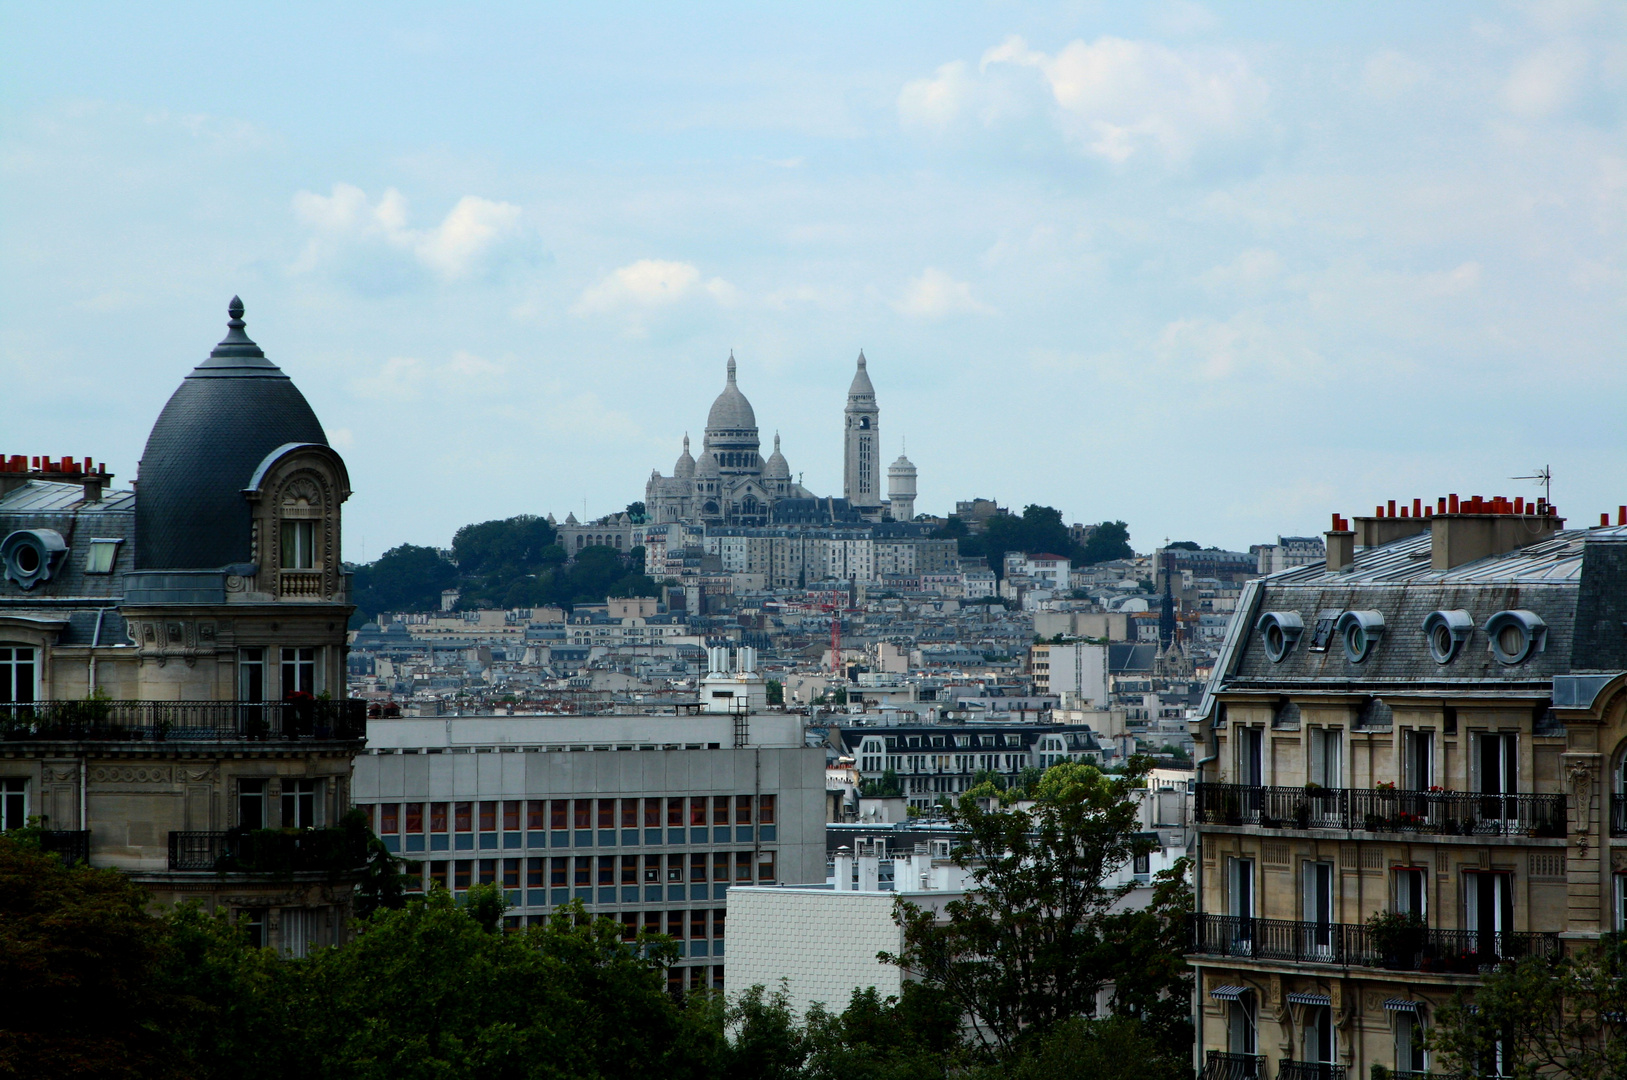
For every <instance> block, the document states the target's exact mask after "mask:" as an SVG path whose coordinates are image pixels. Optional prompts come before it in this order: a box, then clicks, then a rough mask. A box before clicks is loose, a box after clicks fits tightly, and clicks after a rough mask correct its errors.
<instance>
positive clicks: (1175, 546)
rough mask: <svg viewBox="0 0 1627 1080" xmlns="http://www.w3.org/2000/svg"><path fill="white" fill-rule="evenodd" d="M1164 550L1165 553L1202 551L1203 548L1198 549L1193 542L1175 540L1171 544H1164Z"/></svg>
mask: <svg viewBox="0 0 1627 1080" xmlns="http://www.w3.org/2000/svg"><path fill="white" fill-rule="evenodd" d="M1164 550H1166V551H1202V550H1203V548H1201V547H1199V546H1198V545H1197V542H1196V541H1193V540H1177V541H1175V542H1174V543H1172V544H1165V545H1164Z"/></svg>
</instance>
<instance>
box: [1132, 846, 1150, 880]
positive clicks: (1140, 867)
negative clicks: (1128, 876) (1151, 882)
mask: <svg viewBox="0 0 1627 1080" xmlns="http://www.w3.org/2000/svg"><path fill="white" fill-rule="evenodd" d="M1131 873H1133V874H1135V876H1136V877H1147V876H1148V875H1149V874H1151V873H1152V855H1151V854H1149V853H1148V852H1145V851H1142V852H1138V853H1137V854H1136V856H1135V858H1134V860H1133V861H1132V863H1131Z"/></svg>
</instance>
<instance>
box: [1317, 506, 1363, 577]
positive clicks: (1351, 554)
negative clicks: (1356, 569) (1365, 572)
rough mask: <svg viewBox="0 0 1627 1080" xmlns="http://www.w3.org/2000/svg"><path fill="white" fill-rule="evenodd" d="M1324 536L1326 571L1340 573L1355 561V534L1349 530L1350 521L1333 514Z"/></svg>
mask: <svg viewBox="0 0 1627 1080" xmlns="http://www.w3.org/2000/svg"><path fill="white" fill-rule="evenodd" d="M1324 538H1325V540H1326V541H1327V549H1328V573H1330V574H1342V573H1344V572H1346V571H1347V570H1349V569H1350V568H1351V567H1352V566H1354V565H1355V563H1356V534H1355V533H1354V532H1352V531H1351V530H1350V522H1348V521H1346V520H1345V519H1344V518H1342V517H1340V516H1339V515H1338V514H1334V515H1333V528H1332V529H1330V530H1329V531H1328V532H1327V533H1326V534H1324Z"/></svg>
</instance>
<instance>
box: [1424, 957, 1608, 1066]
mask: <svg viewBox="0 0 1627 1080" xmlns="http://www.w3.org/2000/svg"><path fill="white" fill-rule="evenodd" d="M1624 1035H1627V939H1624V938H1623V937H1622V936H1621V935H1617V934H1608V935H1605V937H1604V938H1603V939H1602V940H1601V941H1600V943H1599V946H1598V947H1597V948H1593V949H1584V950H1582V951H1581V952H1578V953H1575V954H1572V955H1570V956H1566V957H1561V958H1554V959H1549V958H1547V957H1541V956H1525V957H1521V958H1520V959H1518V960H1510V961H1505V962H1504V963H1503V964H1501V965H1500V966H1498V967H1497V968H1496V969H1495V970H1493V971H1492V972H1491V973H1490V974H1488V975H1486V977H1485V979H1484V981H1483V982H1482V983H1481V985H1480V986H1479V987H1478V988H1476V989H1475V990H1474V991H1472V992H1470V991H1468V990H1460V991H1459V992H1458V993H1457V995H1456V997H1455V998H1454V999H1453V1001H1452V1002H1451V1003H1450V1004H1448V1005H1444V1006H1442V1007H1441V1008H1440V1009H1439V1010H1437V1011H1436V1014H1435V1023H1434V1024H1433V1025H1432V1026H1431V1028H1430V1029H1429V1033H1428V1036H1427V1043H1428V1046H1429V1048H1430V1049H1431V1050H1432V1051H1434V1052H1435V1053H1436V1054H1438V1055H1439V1056H1440V1057H1441V1058H1443V1059H1445V1064H1447V1065H1448V1066H1449V1067H1450V1068H1452V1069H1454V1070H1459V1071H1462V1072H1464V1073H1466V1074H1470V1075H1489V1074H1491V1072H1492V1065H1493V1064H1494V1062H1496V1061H1497V1060H1498V1059H1499V1058H1500V1059H1501V1061H1502V1064H1503V1072H1502V1073H1501V1075H1505V1076H1510V1077H1515V1078H1517V1080H1536V1078H1537V1077H1539V1076H1544V1077H1546V1076H1562V1077H1567V1078H1574V1080H1605V1078H1609V1080H1617V1078H1620V1077H1624V1076H1627V1038H1624V1037H1623V1036H1624Z"/></svg>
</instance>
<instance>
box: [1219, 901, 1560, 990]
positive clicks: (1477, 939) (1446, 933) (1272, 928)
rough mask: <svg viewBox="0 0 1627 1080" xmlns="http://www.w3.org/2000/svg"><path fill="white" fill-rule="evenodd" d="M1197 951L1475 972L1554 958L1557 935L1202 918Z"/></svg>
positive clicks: (1393, 968)
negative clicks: (1502, 964)
mask: <svg viewBox="0 0 1627 1080" xmlns="http://www.w3.org/2000/svg"><path fill="white" fill-rule="evenodd" d="M1193 936H1194V940H1193V947H1192V951H1193V952H1195V953H1199V954H1203V955H1207V956H1236V957H1243V958H1246V959H1251V960H1280V961H1287V962H1289V963H1298V964H1336V965H1338V966H1341V967H1370V968H1383V969H1387V970H1390V971H1430V972H1440V973H1445V974H1454V975H1475V974H1479V973H1480V972H1482V971H1484V970H1486V969H1487V968H1489V967H1492V966H1495V965H1496V964H1497V963H1498V962H1500V961H1502V960H1508V959H1513V958H1516V957H1521V956H1546V957H1556V956H1558V955H1559V935H1557V934H1542V933H1513V932H1510V931H1490V930H1486V931H1480V930H1438V929H1432V928H1428V927H1420V928H1417V929H1399V930H1389V931H1385V932H1375V931H1374V930H1373V929H1371V928H1370V927H1367V926H1365V925H1356V924H1351V923H1317V922H1300V921H1294V920H1289V919H1250V918H1242V917H1239V916H1236V915H1199V916H1197V917H1196V918H1195V919H1194V920H1193Z"/></svg>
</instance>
